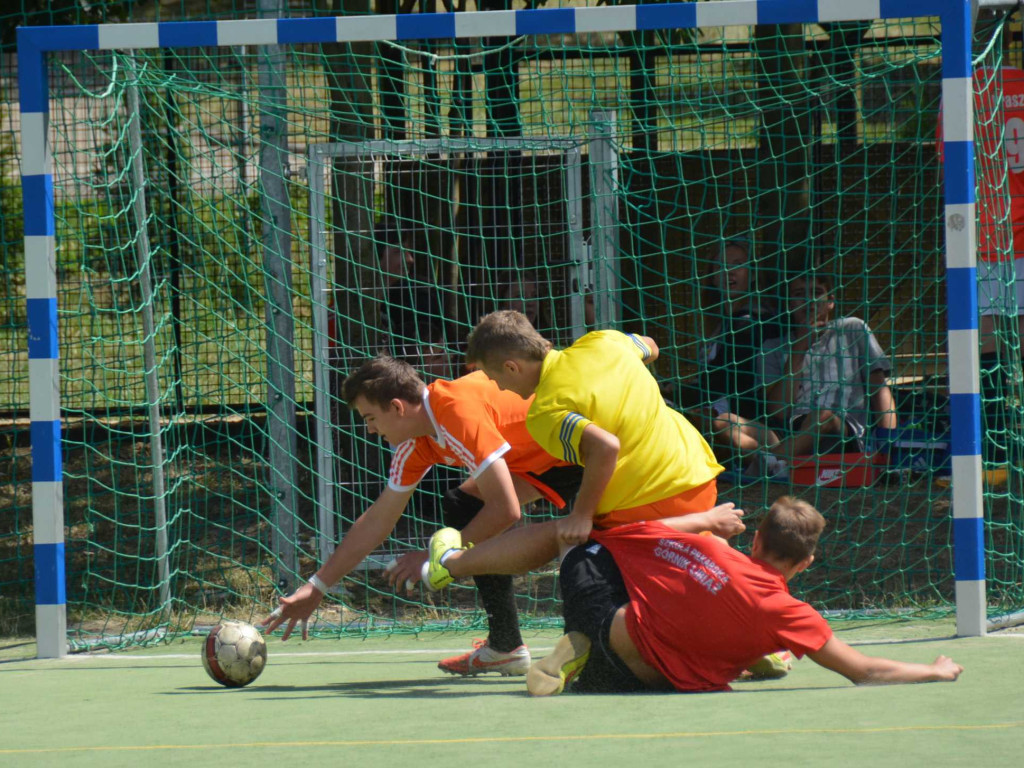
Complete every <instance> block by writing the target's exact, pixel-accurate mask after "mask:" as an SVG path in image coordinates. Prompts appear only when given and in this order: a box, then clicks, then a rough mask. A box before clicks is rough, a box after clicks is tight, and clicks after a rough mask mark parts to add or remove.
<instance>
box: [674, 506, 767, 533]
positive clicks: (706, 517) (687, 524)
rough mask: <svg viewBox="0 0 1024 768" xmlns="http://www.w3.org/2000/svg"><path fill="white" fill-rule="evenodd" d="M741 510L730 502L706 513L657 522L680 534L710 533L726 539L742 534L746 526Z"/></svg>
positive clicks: (695, 513)
mask: <svg viewBox="0 0 1024 768" xmlns="http://www.w3.org/2000/svg"><path fill="white" fill-rule="evenodd" d="M742 517H743V510H742V509H739V508H738V507H737V506H736V505H735V504H733V503H732V502H731V501H727V502H726V503H725V504H719V505H718V506H716V507H712V508H711V509H709V510H708V511H707V512H694V513H693V514H689V515H680V516H679V517H666V518H663V519H662V520H659V521H658V522H660V523H663V524H664V525H667V526H668V527H669V528H671V529H672V530H674V531H679V532H680V533H703V532H704V531H710V532H711V533H713V534H715V535H716V536H721V537H722V538H724V539H728V538H729V537H730V536H735V535H736V534H737V533H743V531H745V530H746V528H747V527H746V526H745V525H744V524H743V520H742Z"/></svg>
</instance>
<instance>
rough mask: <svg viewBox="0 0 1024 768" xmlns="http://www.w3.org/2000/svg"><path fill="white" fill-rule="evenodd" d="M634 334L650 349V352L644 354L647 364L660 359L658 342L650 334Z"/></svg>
mask: <svg viewBox="0 0 1024 768" xmlns="http://www.w3.org/2000/svg"><path fill="white" fill-rule="evenodd" d="M634 335H636V337H637V338H638V339H639V340H640V341H641V343H643V344H644V346H646V347H647V348H648V350H649V351H650V354H647V355H645V356H644V363H645V364H646V365H650V364H651V363H653V362H654V361H655V360H657V359H658V351H659V350H658V343H657V342H656V341H655V340H654V339H652V338H651V337H650V336H640V335H639V334H634Z"/></svg>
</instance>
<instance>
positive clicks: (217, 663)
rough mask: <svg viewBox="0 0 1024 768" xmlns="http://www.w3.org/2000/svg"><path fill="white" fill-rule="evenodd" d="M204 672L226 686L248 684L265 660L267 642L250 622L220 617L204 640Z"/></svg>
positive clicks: (261, 668)
mask: <svg viewBox="0 0 1024 768" xmlns="http://www.w3.org/2000/svg"><path fill="white" fill-rule="evenodd" d="M202 656H203V668H204V669H205V670H206V674H208V675H209V676H210V677H212V678H213V679H214V680H216V681H217V682H218V683H220V684H221V685H226V686H227V687H228V688H241V687H242V686H243V685H248V684H249V683H251V682H252V681H253V680H255V679H256V678H257V677H259V676H260V672H262V671H263V667H265V666H266V664H267V643H266V641H265V640H264V639H263V635H261V634H260V631H259V630H258V629H256V627H254V626H253V625H252V624H246V623H245V622H242V621H222V622H221V623H220V624H218V625H217V626H216V627H214V628H213V629H211V630H210V634H208V635H207V636H206V640H204V641H203V651H202Z"/></svg>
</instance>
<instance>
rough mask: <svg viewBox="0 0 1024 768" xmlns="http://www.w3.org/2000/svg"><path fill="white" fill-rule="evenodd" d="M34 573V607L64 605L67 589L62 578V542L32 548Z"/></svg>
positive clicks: (37, 545)
mask: <svg viewBox="0 0 1024 768" xmlns="http://www.w3.org/2000/svg"><path fill="white" fill-rule="evenodd" d="M32 559H33V560H34V562H35V573H36V605H64V604H65V603H66V602H67V601H68V599H67V588H66V587H65V578H64V542H63V541H60V542H57V543H54V544H36V545H35V546H33V547H32Z"/></svg>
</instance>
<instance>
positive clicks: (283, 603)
mask: <svg viewBox="0 0 1024 768" xmlns="http://www.w3.org/2000/svg"><path fill="white" fill-rule="evenodd" d="M322 599H323V593H322V592H320V590H319V589H317V588H316V587H314V586H313V585H312V584H303V585H302V586H301V587H299V588H298V589H297V590H295V591H294V592H292V594H290V595H288V597H282V598H280V600H278V606H277V608H275V609H274V610H273V611H271V612H270V615H269V616H267V618H265V619H264V620H263V621H261V622H260V627H261V628H262V629H263V631H264V632H265V633H266V634H270V633H271V632H273V631H274V630H275V629H277V628H278V627H279V626H281V624H283V623H284V622H286V621H287V622H288V626H287V627H285V628H284V634H283V635H281V642H284V641H285V640H287V639H288V638H289V637H291V634H292V632H294V631H295V625H296V623H298V622H302V639H303V640H308V639H309V617H310V616H312V615H313V611H315V610H316V607H317V606H318V605H320V601H321V600H322Z"/></svg>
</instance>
